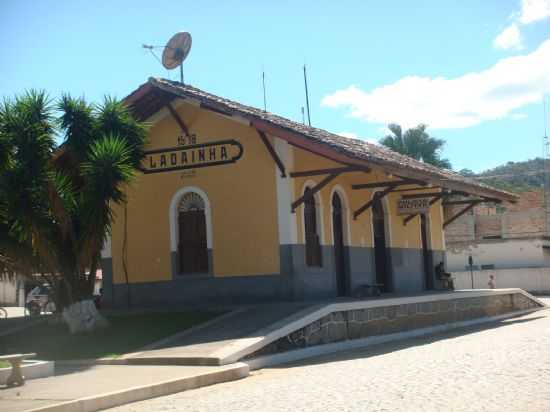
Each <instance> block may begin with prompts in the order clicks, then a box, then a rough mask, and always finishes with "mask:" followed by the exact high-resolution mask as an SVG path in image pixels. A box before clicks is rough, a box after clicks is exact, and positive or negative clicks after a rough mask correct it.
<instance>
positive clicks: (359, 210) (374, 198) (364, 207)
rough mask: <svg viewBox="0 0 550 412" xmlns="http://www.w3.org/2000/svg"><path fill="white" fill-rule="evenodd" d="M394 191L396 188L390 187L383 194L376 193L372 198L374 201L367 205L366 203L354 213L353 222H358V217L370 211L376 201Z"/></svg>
mask: <svg viewBox="0 0 550 412" xmlns="http://www.w3.org/2000/svg"><path fill="white" fill-rule="evenodd" d="M393 189H395V186H390V187H387V188H385V189H384V190H382V191H381V192H376V193H374V195H373V196H372V199H371V200H369V201H368V202H367V203H365V204H364V205H363V206H361V207H360V208H359V209H357V210H356V211H355V212H353V220H357V217H358V216H359V215H360V214H361V213H363V212H365V211H366V210H369V209H370V208H371V207H372V205H373V204H374V201H375V200H376V199H377V198H378V199H382V198H384V197H385V196H386V195H387V194H389V193H390V192H391V191H392V190H393Z"/></svg>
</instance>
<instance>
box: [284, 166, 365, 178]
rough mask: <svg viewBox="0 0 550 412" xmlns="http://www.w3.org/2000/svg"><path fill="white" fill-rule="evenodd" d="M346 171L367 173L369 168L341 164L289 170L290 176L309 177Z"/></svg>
mask: <svg viewBox="0 0 550 412" xmlns="http://www.w3.org/2000/svg"><path fill="white" fill-rule="evenodd" d="M348 172H365V173H369V172H370V169H369V168H368V167H358V166H342V167H332V168H328V169H316V170H303V171H298V172H290V177H310V176H319V175H327V174H333V173H339V174H340V173H348Z"/></svg>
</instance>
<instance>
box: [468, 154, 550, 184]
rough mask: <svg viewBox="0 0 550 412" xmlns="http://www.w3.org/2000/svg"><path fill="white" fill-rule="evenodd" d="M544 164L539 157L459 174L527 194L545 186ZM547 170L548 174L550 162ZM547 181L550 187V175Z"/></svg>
mask: <svg viewBox="0 0 550 412" xmlns="http://www.w3.org/2000/svg"><path fill="white" fill-rule="evenodd" d="M543 163H544V162H543V159H542V158H540V157H537V158H535V159H531V160H527V161H525V162H508V163H506V164H504V165H502V166H497V167H495V168H494V169H489V170H486V171H484V172H481V173H477V174H476V173H474V172H472V171H471V170H469V169H462V170H460V171H459V172H458V173H460V174H461V175H463V176H468V177H472V178H474V179H476V178H479V180H478V181H479V182H481V183H486V184H488V185H491V186H494V187H498V188H500V189H504V190H508V191H512V192H525V191H529V190H533V189H540V187H541V186H542V185H544V174H543ZM546 170H547V173H548V172H549V171H550V160H547V161H546ZM493 176H494V177H493ZM547 180H548V181H547V185H550V175H548V174H547Z"/></svg>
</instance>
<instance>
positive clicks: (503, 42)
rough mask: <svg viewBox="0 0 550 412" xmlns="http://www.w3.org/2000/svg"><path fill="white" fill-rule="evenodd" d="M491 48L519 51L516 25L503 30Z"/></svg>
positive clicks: (519, 39) (520, 45) (519, 34)
mask: <svg viewBox="0 0 550 412" xmlns="http://www.w3.org/2000/svg"><path fill="white" fill-rule="evenodd" d="M493 46H495V47H496V48H497V49H521V48H522V47H523V45H522V43H521V33H520V31H519V28H518V26H517V24H515V23H512V24H511V25H510V26H508V27H507V28H505V29H504V30H503V31H502V33H500V34H499V35H498V36H497V37H496V38H495V40H494V41H493Z"/></svg>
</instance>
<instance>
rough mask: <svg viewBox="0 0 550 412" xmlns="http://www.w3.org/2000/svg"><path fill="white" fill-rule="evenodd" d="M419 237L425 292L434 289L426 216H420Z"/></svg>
mask: <svg viewBox="0 0 550 412" xmlns="http://www.w3.org/2000/svg"><path fill="white" fill-rule="evenodd" d="M420 235H421V237H422V265H423V268H422V269H423V271H424V284H425V287H426V289H427V290H431V289H433V288H434V284H433V283H434V282H433V278H432V257H431V254H430V246H429V244H428V225H427V222H426V215H424V214H422V215H420Z"/></svg>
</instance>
